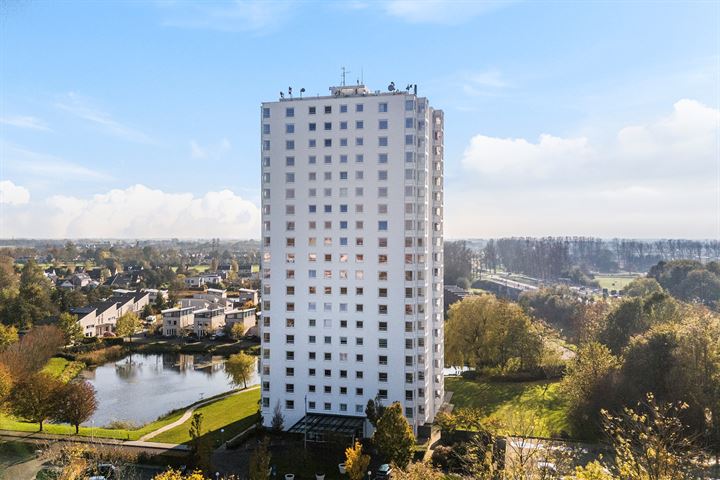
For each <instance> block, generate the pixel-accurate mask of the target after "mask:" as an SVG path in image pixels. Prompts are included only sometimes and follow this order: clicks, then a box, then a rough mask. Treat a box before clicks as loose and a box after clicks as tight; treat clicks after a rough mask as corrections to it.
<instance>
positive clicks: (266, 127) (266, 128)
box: [263, 123, 270, 135]
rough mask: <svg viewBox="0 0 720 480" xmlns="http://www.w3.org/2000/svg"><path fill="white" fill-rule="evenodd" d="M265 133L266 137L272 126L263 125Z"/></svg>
mask: <svg viewBox="0 0 720 480" xmlns="http://www.w3.org/2000/svg"><path fill="white" fill-rule="evenodd" d="M263 133H264V134H266V135H267V134H269V133H270V124H269V123H263Z"/></svg>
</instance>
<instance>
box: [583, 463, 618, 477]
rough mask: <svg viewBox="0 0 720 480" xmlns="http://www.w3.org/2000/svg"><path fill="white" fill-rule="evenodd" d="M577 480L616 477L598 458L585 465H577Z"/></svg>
mask: <svg viewBox="0 0 720 480" xmlns="http://www.w3.org/2000/svg"><path fill="white" fill-rule="evenodd" d="M575 478H576V479H577V480H615V477H613V476H612V474H611V473H610V472H609V471H608V469H607V468H605V467H604V466H603V465H602V464H601V463H600V462H598V461H597V460H593V461H592V462H590V463H588V464H587V465H585V466H584V467H575Z"/></svg>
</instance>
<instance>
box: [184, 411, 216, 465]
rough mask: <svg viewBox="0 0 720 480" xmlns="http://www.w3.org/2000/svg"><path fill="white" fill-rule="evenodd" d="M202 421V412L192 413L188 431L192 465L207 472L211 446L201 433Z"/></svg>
mask: <svg viewBox="0 0 720 480" xmlns="http://www.w3.org/2000/svg"><path fill="white" fill-rule="evenodd" d="M202 423H203V415H202V413H200V412H195V413H193V416H192V419H191V420H190V429H189V431H188V432H189V433H190V451H191V458H192V461H193V464H194V466H195V467H196V468H198V469H200V470H202V471H204V472H209V471H210V456H211V454H212V447H211V446H210V445H209V443H208V441H209V439H208V438H207V437H206V436H205V435H203V426H202Z"/></svg>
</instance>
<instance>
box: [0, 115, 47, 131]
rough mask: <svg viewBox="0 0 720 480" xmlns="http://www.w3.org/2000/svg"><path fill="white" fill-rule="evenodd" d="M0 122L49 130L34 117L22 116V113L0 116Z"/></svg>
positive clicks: (13, 125)
mask: <svg viewBox="0 0 720 480" xmlns="http://www.w3.org/2000/svg"><path fill="white" fill-rule="evenodd" d="M0 123H1V124H3V125H10V126H12V127H18V128H28V129H31V130H43V131H46V132H47V131H50V128H48V126H47V125H46V124H45V122H43V121H42V120H40V119H39V118H36V117H31V116H27V115H26V116H23V115H10V116H7V117H0Z"/></svg>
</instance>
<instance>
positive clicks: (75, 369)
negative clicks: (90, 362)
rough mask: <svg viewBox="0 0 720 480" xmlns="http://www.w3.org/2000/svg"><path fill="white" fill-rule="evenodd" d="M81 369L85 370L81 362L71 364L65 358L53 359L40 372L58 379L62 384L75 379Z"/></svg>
mask: <svg viewBox="0 0 720 480" xmlns="http://www.w3.org/2000/svg"><path fill="white" fill-rule="evenodd" d="M83 368H85V364H84V363H82V362H72V361H70V360H67V359H65V358H60V357H53V358H51V359H50V360H49V361H48V363H47V365H45V368H43V369H42V371H43V372H45V373H48V374H50V375H52V376H53V377H55V378H59V379H60V380H62V381H63V382H69V381H70V380H72V379H73V378H75V377H77V376H78V374H79V373H80V372H81V371H82V369H83Z"/></svg>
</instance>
